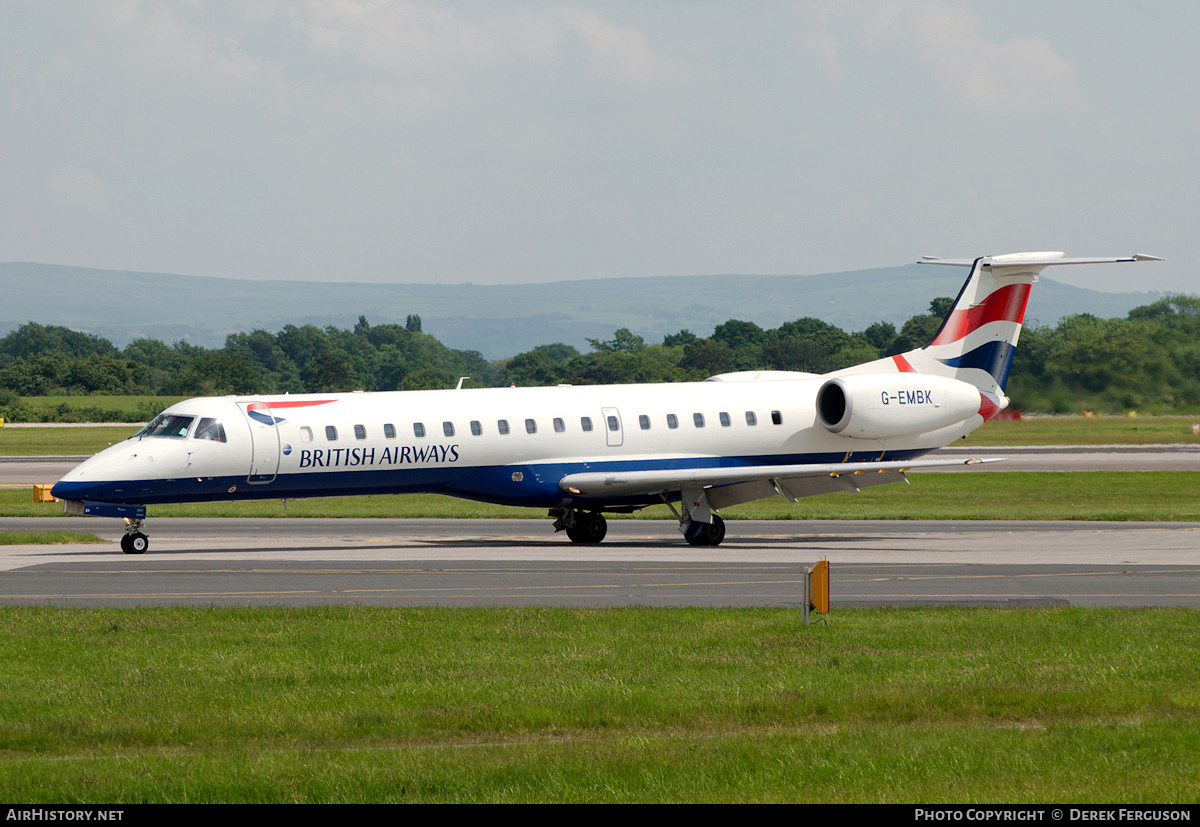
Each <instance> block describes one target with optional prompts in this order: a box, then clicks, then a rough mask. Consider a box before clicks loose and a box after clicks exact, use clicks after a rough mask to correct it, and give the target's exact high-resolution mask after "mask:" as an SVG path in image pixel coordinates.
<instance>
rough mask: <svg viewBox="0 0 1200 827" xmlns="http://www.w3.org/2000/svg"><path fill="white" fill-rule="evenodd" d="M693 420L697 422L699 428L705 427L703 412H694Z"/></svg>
mask: <svg viewBox="0 0 1200 827" xmlns="http://www.w3.org/2000/svg"><path fill="white" fill-rule="evenodd" d="M692 422H693V423H695V425H696V427H697V428H703V427H704V414H702V413H694V414H692Z"/></svg>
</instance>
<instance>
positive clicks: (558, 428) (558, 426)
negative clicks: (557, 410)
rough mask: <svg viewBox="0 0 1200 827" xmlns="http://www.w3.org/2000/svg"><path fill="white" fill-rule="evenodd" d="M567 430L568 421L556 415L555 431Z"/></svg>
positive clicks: (558, 432) (559, 432)
mask: <svg viewBox="0 0 1200 827" xmlns="http://www.w3.org/2000/svg"><path fill="white" fill-rule="evenodd" d="M565 430H567V425H566V423H565V422H563V421H562V419H561V418H559V417H557V416H556V417H554V433H556V434H561V433H562V432H563V431H565Z"/></svg>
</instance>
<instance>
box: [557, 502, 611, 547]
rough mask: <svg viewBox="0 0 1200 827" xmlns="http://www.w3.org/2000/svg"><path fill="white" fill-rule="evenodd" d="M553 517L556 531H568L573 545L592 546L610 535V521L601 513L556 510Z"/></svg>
mask: <svg viewBox="0 0 1200 827" xmlns="http://www.w3.org/2000/svg"><path fill="white" fill-rule="evenodd" d="M550 516H551V517H557V518H558V519H557V520H555V521H554V530H555V531H566V532H567V537H569V538H570V539H571V542H572V543H580V544H586V545H592V544H595V543H598V542H600V541H601V540H603V539H604V535H605V534H607V533H608V520H606V519H604V515H603V514H601V513H600V512H599V511H579V510H578V509H562V510H560V509H554V510H552V511H551V512H550Z"/></svg>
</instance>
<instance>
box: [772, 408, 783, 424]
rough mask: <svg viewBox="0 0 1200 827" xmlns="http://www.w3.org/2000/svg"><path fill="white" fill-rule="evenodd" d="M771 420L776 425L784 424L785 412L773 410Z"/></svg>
mask: <svg viewBox="0 0 1200 827" xmlns="http://www.w3.org/2000/svg"><path fill="white" fill-rule="evenodd" d="M771 421H772V422H773V423H775V424H776V425H782V424H783V414H782V413H780V412H779V411H771Z"/></svg>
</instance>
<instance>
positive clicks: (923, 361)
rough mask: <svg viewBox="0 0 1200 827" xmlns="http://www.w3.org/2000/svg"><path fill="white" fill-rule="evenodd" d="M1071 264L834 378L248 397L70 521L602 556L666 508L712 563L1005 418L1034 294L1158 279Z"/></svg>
mask: <svg viewBox="0 0 1200 827" xmlns="http://www.w3.org/2000/svg"><path fill="white" fill-rule="evenodd" d="M1160 260H1161V259H1158V258H1156V257H1154V256H1146V255H1134V256H1126V257H1119V258H1067V257H1066V255H1065V254H1064V253H1061V252H1035V253H1013V254H1008V255H996V256H981V257H979V258H975V259H945V258H933V257H926V258H924V259H923V260H922V261H923V262H925V263H930V264H939V265H951V266H960V267H969V268H970V271H969V274H968V276H967V280H966V282H965V283H964V284H963V287H962V289H961V291H960V292H959V294H958V298H957V299H956V300H955V302H954V305H953V308H952V310H951V312H950V313H949V315H948V316H947V317H946V319H945V321H944V323H943V324H942V326H941V329H940V330H939V331H938V333H937V335H936V336H935V337H934V338H933V341H931V342H930V343H929V344H928V345H926V346H925V347H922V348H918V349H916V350H911V351H908V352H907V353H902V354H899V355H895V356H888V357H885V358H882V359H876V360H874V361H870V362H866V363H864V364H861V365H856V366H854V367H849V368H845V369H842V370H836V371H832V372H830V373H826V374H820V375H818V374H812V373H802V372H794V371H739V372H735V373H726V374H721V375H718V376H713V377H710V378H709V379H706V380H705V381H703V382H687V383H665V384H655V385H648V384H640V385H591V386H566V385H560V386H558V387H529V388H516V387H510V388H475V389H464V388H461V382H460V388H458V389H454V390H420V391H391V392H376V393H364V392H354V393H327V394H296V395H287V394H285V395H269V396H268V395H262V396H257V395H251V396H236V395H235V396H226V397H220V398H199V399H189V400H187V401H184V402H180V403H178V404H177V405H172V406H171V407H169V408H167V409H166V410H165V411H163V412H162V413H161V414H160V415H159V416H157V417H156V418H155V419H154V420H153V421H152V422H150V423H149V424H148V425H147V426H146V427H145V428H143V429H142V430H141V431H140V432H139V433H138V434H136V435H135V436H133V437H131V438H130V439H128V440H126V441H124V442H121V443H118V444H116V445H113V446H110V447H109V448H107V449H105V450H103V451H101V452H100V453H98V454H96V455H95V456H93V457H92V458H90V459H88V460H86V461H85V462H83V463H82V464H80V465H78V466H77V467H75V468H74V469H73V470H71V471H70V472H68V473H67V474H66V476H64V477H63V478H62V479H61V480H60V481H59V482H58V483H57V484H56V485H55V486H54V487H53V489H52V491H51V493H52V494H53V496H54V497H55V498H57V499H59V500H62V501H64V510H65V512H66V513H68V514H82V515H95V516H107V517H117V518H121V519H124V520H125V535H124V536H123V537H122V539H121V549H122V551H124V552H125V553H126V554H142V553H144V552H145V551H146V550H147V548H148V547H149V539H148V538H147V536H146V534H145V532H144V531H143V525H144V521H145V519H146V509H147V506H154V505H159V504H163V503H184V502H210V501H217V500H255V499H283V500H287V499H293V498H305V497H321V496H343V495H373V494H404V493H413V492H432V493H438V494H446V495H450V496H454V497H460V498H465V499H468V500H477V501H481V502H488V503H498V504H502V505H513V506H536V507H541V508H546V509H547V510H548V516H549V517H552V518H553V519H554V528H555V531H556V532H557V531H566V534H567V537H568V538H569V539H570V540H571V541H572V542H573V543H580V544H592V543H599V542H600V541H601V540H603V539H604V536H605V533H606V532H607V522H606V520H605V517H604V514H605V513H627V512H632V511H636V510H638V509H642V508H645V507H647V506H650V505H654V504H657V503H665V504H666V505H667V506H668V507H669V508H670V509H671V511H672V513H673V514H674V515H675V518H676V519H677V520H678V522H679V530H680V532H681V533H682V534H683V536H684V539H686V541H687V542H688V543H690V544H692V545H696V546H717V545H719V544H720V543H721V541H722V540H723V539H724V538H725V523H724V520H723V519H722V518H721V516H720V514H719V513H718V512H719V511H720V509H722V508H728V507H729V506H733V505H737V504H738V503H743V502H749V501H751V500H757V499H762V498H766V497H771V496H776V495H778V496H781V497H784V498H785V499H787V500H789V501H792V502H796V501H798V500H799V499H800V498H801V497H809V496H813V495H816V494H825V493H831V492H836V491H851V492H855V491H859V490H861V489H862V488H866V487H869V486H874V485H881V484H885V483H891V482H898V481H903V480H906V479H907V478H906V476H905V475H906V473H907V472H908V471H909V470H910V469H920V468H929V467H937V466H947V465H959V464H964V463H965V464H981V463H982V462H985V461H990V460H981V459H971V460H966V461H964V460H962V459H955V460H947V459H936V458H934V459H921V457H923V456H925V455H926V454H928V453H930V452H931V451H934V450H936V449H938V448H941V447H944V446H945V445H948V444H949V443H951V442H954V441H955V440H957V439H960V438H962V437H965V436H967V435H968V434H969V433H971V431H973V430H975V429H976V428H978V427H979V426H980V425H982V424H983V423H984V422H986V421H988V420H989V419H991V418H992V417H993V416H994V415H995V414H997V413H998V412H999V411H1001V410H1003V409H1004V408H1005V407H1007V406H1008V404H1009V400H1008V397H1007V396H1005V393H1004V391H1005V386H1006V383H1007V381H1008V373H1009V369H1010V367H1011V366H1012V358H1013V352H1014V350H1015V348H1016V346H1017V339H1018V337H1019V335H1020V331H1021V324H1022V321H1023V319H1024V315H1025V306H1026V302H1027V301H1028V298H1029V291H1030V287H1031V285H1032V284H1033V283H1034V282H1036V281H1037V279H1038V275H1039V274H1040V273H1041V271H1042V270H1043V269H1045V268H1046V267H1049V266H1055V265H1066V264H1103V263H1113V262H1133V261H1160Z"/></svg>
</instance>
